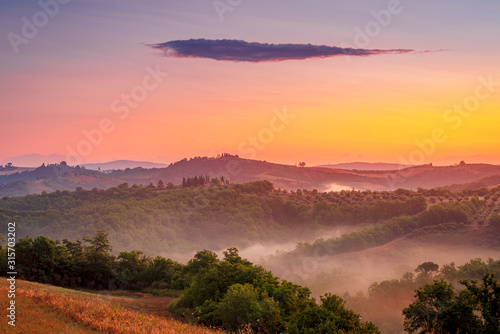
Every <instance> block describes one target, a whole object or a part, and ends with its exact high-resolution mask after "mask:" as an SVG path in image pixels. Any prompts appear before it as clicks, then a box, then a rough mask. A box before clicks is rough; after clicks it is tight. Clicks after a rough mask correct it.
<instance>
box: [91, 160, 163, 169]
mask: <svg viewBox="0 0 500 334" xmlns="http://www.w3.org/2000/svg"><path fill="white" fill-rule="evenodd" d="M82 166H83V167H85V168H87V169H92V170H98V169H100V170H103V171H106V170H113V169H127V168H137V167H142V168H165V167H167V166H168V165H167V164H162V163H156V162H149V161H133V160H115V161H109V162H102V163H92V164H83V165H82Z"/></svg>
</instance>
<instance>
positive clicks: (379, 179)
mask: <svg viewBox="0 0 500 334" xmlns="http://www.w3.org/2000/svg"><path fill="white" fill-rule="evenodd" d="M128 164H130V165H129V166H133V165H134V164H141V162H130V161H126V160H123V161H117V162H110V163H109V164H108V165H102V167H101V171H97V170H93V169H90V168H85V166H83V167H80V166H77V167H71V166H67V165H62V164H52V165H42V166H41V167H38V168H36V169H34V170H30V169H23V170H24V171H23V170H21V169H19V170H18V171H19V172H18V171H14V172H12V170H9V171H7V172H6V173H4V174H8V175H2V173H0V197H3V196H22V195H26V194H33V193H41V192H42V191H46V192H51V191H55V190H75V189H76V188H77V187H82V188H83V189H92V188H99V189H105V188H109V187H113V186H116V185H118V184H120V183H125V182H127V183H129V184H130V185H133V184H137V185H141V184H142V185H148V184H150V183H153V184H155V185H156V184H157V183H158V181H159V180H162V181H163V182H164V184H167V183H169V182H170V183H173V184H175V185H179V184H181V183H182V179H183V178H187V177H194V176H200V175H203V176H205V175H208V176H210V178H213V177H218V178H220V177H221V176H224V178H225V179H226V180H227V181H229V183H245V182H251V181H259V180H268V181H271V182H272V183H273V184H274V186H275V188H281V189H287V190H296V189H309V190H312V189H318V190H319V191H341V190H351V189H356V190H377V191H384V190H395V189H398V188H403V189H417V188H426V189H430V188H436V187H449V186H452V185H454V187H455V188H454V189H464V188H460V187H457V185H463V184H469V183H470V185H468V186H466V188H468V187H475V188H477V186H478V185H480V186H493V185H495V184H497V183H496V182H497V181H496V180H497V177H498V176H499V175H500V166H497V165H488V164H465V163H463V164H460V165H456V166H432V165H422V166H413V167H408V168H404V169H400V170H394V169H393V170H360V169H357V170H346V169H335V168H331V167H296V166H291V165H284V164H277V163H271V162H266V161H257V160H251V159H244V158H240V157H238V156H234V155H229V154H224V155H222V156H220V157H217V158H213V157H195V158H191V159H182V160H180V161H178V162H176V163H172V164H170V165H169V166H168V167H155V168H144V167H134V168H132V167H125V166H126V165H128ZM354 164H356V163H354ZM390 165H397V164H386V165H385V166H386V167H387V168H389V166H390ZM106 166H107V167H106ZM355 166H357V167H361V166H360V165H355ZM398 166H402V165H398ZM93 167H94V168H98V167H99V166H96V165H94V166H93ZM118 167H125V169H116V168H118ZM373 167H374V168H375V167H376V168H381V167H382V164H374V165H373ZM21 171H23V172H21ZM473 183H474V184H473Z"/></svg>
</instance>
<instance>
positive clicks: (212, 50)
mask: <svg viewBox="0 0 500 334" xmlns="http://www.w3.org/2000/svg"><path fill="white" fill-rule="evenodd" d="M149 46H150V47H152V48H154V49H158V50H161V51H162V52H163V56H165V57H177V58H209V59H215V60H226V61H246V62H269V61H283V60H291V59H308V58H326V57H335V56H372V55H380V54H400V53H412V52H414V50H408V49H391V50H378V49H353V48H341V47H336V46H327V45H313V44H267V43H250V42H246V41H240V40H233V39H217V40H210V39H189V40H177V41H170V42H165V43H159V44H151V45H149Z"/></svg>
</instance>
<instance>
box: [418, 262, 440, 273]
mask: <svg viewBox="0 0 500 334" xmlns="http://www.w3.org/2000/svg"><path fill="white" fill-rule="evenodd" d="M438 270H439V265H438V264H436V263H434V262H424V263H422V264H420V265H419V266H418V267H417V269H415V272H417V273H424V274H426V275H429V274H430V273H432V272H436V271H438Z"/></svg>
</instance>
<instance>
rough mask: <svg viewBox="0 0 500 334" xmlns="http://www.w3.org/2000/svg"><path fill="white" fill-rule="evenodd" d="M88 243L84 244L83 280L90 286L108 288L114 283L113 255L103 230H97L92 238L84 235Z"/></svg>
mask: <svg viewBox="0 0 500 334" xmlns="http://www.w3.org/2000/svg"><path fill="white" fill-rule="evenodd" d="M83 240H84V241H85V242H86V243H88V244H89V245H86V246H84V249H85V257H86V263H85V267H84V269H83V272H84V273H83V280H84V281H85V282H86V285H87V286H88V287H91V288H110V287H112V286H113V284H114V278H115V272H114V261H115V257H114V256H113V255H111V250H112V247H111V244H110V242H109V240H108V234H107V233H106V232H105V231H104V230H99V231H97V234H96V235H95V237H93V238H87V237H84V238H83Z"/></svg>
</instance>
